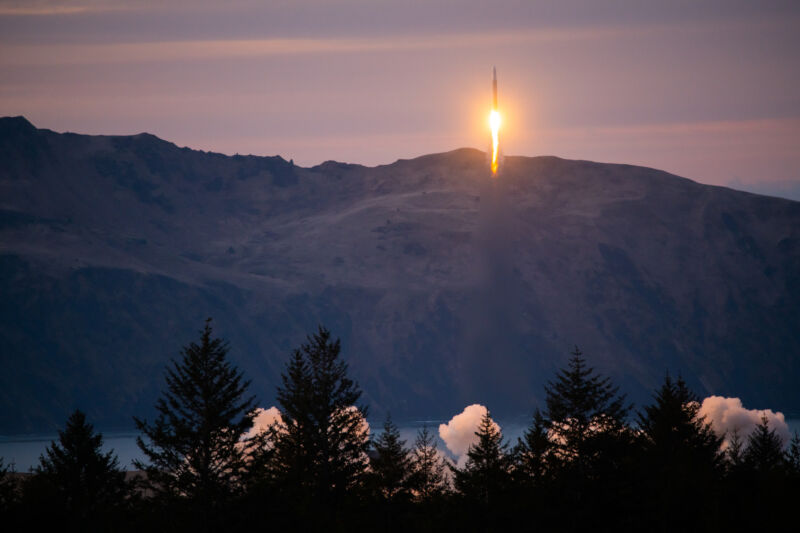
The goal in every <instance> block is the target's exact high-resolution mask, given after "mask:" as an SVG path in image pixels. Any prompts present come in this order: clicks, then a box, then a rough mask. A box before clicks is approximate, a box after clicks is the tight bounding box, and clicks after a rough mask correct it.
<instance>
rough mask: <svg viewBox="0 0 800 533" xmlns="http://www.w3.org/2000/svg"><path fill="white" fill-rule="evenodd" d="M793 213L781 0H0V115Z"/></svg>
mask: <svg viewBox="0 0 800 533" xmlns="http://www.w3.org/2000/svg"><path fill="white" fill-rule="evenodd" d="M493 65H497V69H498V78H499V92H500V110H501V112H502V113H503V116H504V127H503V130H502V131H501V144H502V147H503V151H504V153H506V154H510V155H528V156H535V155H545V154H546V155H557V156H560V157H565V158H574V159H591V160H596V161H605V162H618V163H630V164H640V165H646V166H651V167H656V168H660V169H663V170H667V171H669V172H673V173H675V174H679V175H682V176H685V177H688V178H692V179H695V180H697V181H701V182H704V183H712V184H718V185H727V186H732V187H735V188H739V189H744V190H751V191H756V192H763V193H767V194H773V195H779V196H786V197H791V198H795V199H800V90H799V88H800V2H798V1H796V0H789V1H770V0H762V1H738V0H725V1H717V0H706V1H703V2H697V1H681V0H673V1H670V2H663V1H657V2H648V1H622V0H609V1H603V2H597V1H594V0H561V1H558V2H540V1H531V0H526V1H522V0H520V1H513V2H503V1H496V2H495V1H493V2H487V1H472V0H468V1H462V2H452V1H441V0H427V1H416V0H406V1H397V2H389V1H383V0H350V1H332V0H294V1H270V2H264V1H254V0H232V1H227V2H208V1H205V0H160V1H154V0H135V1H127V2H122V1H114V0H74V1H73V0H66V1H60V2H55V1H35V0H29V1H24V2H23V1H18V2H15V1H8V0H0V115H2V116H7V115H24V116H26V117H27V118H28V119H29V120H31V121H32V122H33V123H34V124H35V125H36V126H38V127H41V128H49V129H53V130H56V131H74V132H79V133H91V134H132V133H139V132H142V131H147V132H150V133H154V134H156V135H158V136H159V137H162V138H164V139H167V140H170V141H173V142H175V143H177V144H178V145H181V146H189V147H192V148H197V149H203V150H213V151H218V152H223V153H228V154H233V153H253V154H258V155H274V154H279V155H282V156H283V157H285V158H287V159H289V158H292V159H294V160H295V162H297V163H298V164H301V165H304V166H305V165H313V164H317V163H320V162H322V161H325V160H328V159H335V160H339V161H347V162H353V163H362V164H367V165H375V164H381V163H390V162H392V161H394V160H396V159H398V158H408V157H414V156H418V155H422V154H427V153H431V152H440V151H446V150H451V149H454V148H458V147H462V146H472V147H477V148H480V149H486V147H487V146H488V135H489V133H488V126H487V123H486V120H487V115H488V111H489V106H490V97H491V94H490V87H491V85H490V83H491V68H492V66H493Z"/></svg>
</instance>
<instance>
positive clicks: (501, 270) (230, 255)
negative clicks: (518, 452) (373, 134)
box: [0, 117, 800, 433]
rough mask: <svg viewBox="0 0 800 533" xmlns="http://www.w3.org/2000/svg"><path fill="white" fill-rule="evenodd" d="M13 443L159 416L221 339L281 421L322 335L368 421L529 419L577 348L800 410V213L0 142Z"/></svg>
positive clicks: (26, 136) (634, 193) (457, 159)
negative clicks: (388, 416)
mask: <svg viewBox="0 0 800 533" xmlns="http://www.w3.org/2000/svg"><path fill="white" fill-rule="evenodd" d="M0 161H2V163H0V345H1V346H2V350H0V363H2V367H3V372H2V373H0V405H2V409H0V433H12V432H21V431H42V430H47V429H50V428H52V427H55V426H56V425H59V424H61V423H62V422H63V420H64V419H65V417H66V415H67V414H68V413H69V411H71V410H72V409H73V408H75V407H81V408H82V409H84V410H86V411H87V412H88V413H89V416H90V418H91V419H92V420H94V421H96V423H97V425H98V426H99V427H129V426H130V416H131V415H133V414H147V413H148V412H149V409H150V408H151V406H152V403H153V401H154V399H155V397H156V395H157V394H158V391H159V390H160V388H161V386H162V384H163V378H162V370H163V368H164V365H165V364H166V363H167V362H168V361H169V359H170V358H171V357H176V356H177V355H178V350H179V348H180V347H181V346H182V345H184V344H186V343H187V342H188V341H190V340H194V339H195V338H196V337H197V331H198V330H199V329H200V328H201V326H202V321H203V319H204V318H205V317H207V316H212V317H214V319H215V325H216V328H217V330H216V331H217V332H218V333H219V334H221V335H223V336H224V337H226V338H227V339H228V340H229V341H230V342H231V348H232V351H231V355H232V357H233V359H234V360H235V361H236V363H237V364H238V365H239V366H241V367H242V368H244V369H245V370H246V372H247V373H248V375H249V377H251V378H252V380H253V386H254V390H255V392H256V393H257V394H258V396H259V399H260V403H261V404H262V405H265V406H269V405H272V404H273V401H274V387H275V384H276V382H277V379H278V378H279V373H280V371H281V370H282V369H283V365H284V363H285V361H286V360H287V357H288V354H289V352H290V350H291V349H292V348H293V347H295V346H297V345H298V344H299V343H300V342H302V341H303V340H304V336H305V334H306V333H307V332H310V331H312V330H313V329H314V328H316V326H317V325H318V324H324V325H326V326H327V327H329V328H330V329H331V330H332V331H333V333H334V335H337V336H340V337H341V338H342V342H343V348H344V355H345V357H346V358H347V360H348V361H349V363H350V367H351V371H352V373H353V375H354V376H355V377H356V378H357V379H358V381H359V383H360V385H361V387H362V388H363V389H364V391H365V398H364V400H365V402H366V403H368V404H369V405H370V406H371V408H372V414H374V415H380V414H381V413H382V412H383V411H384V410H387V409H388V410H391V412H392V413H393V415H394V416H395V418H403V417H426V418H436V417H444V416H451V415H452V414H453V413H454V412H456V411H457V410H460V409H461V408H463V406H464V405H466V404H468V403H473V402H481V403H484V404H487V405H488V406H489V407H490V408H492V410H493V411H494V412H495V414H499V415H500V416H503V415H505V416H512V415H517V414H526V413H529V411H530V410H531V409H532V407H533V406H535V405H536V404H537V402H538V401H539V400H540V399H541V397H542V396H543V392H542V385H543V384H544V383H545V382H546V381H547V380H548V379H551V378H552V375H553V372H554V371H555V370H556V369H557V368H559V367H561V366H563V365H564V363H565V361H566V359H567V357H568V355H569V352H570V351H571V349H572V348H573V346H574V345H575V344H577V345H578V346H580V348H581V349H582V350H583V351H584V352H585V353H586V354H587V356H588V357H589V360H590V361H591V362H592V364H594V365H595V366H596V367H598V368H599V369H600V370H601V371H603V372H605V373H608V374H610V375H611V376H612V377H613V378H614V380H615V381H616V382H617V384H619V385H620V386H621V388H622V389H623V390H625V391H627V392H629V393H630V395H631V399H633V400H637V401H641V400H645V399H647V398H648V395H649V393H650V390H651V389H652V388H653V387H655V386H656V385H657V384H658V383H659V382H660V381H661V379H662V378H663V375H664V373H665V372H666V371H667V370H669V371H670V372H672V373H678V372H680V373H682V374H683V375H684V376H685V377H686V378H687V379H688V381H689V382H690V383H691V384H692V385H693V386H694V387H695V388H696V389H697V390H698V392H699V393H701V394H712V393H713V394H724V395H735V396H740V397H742V398H743V400H744V401H745V403H746V405H748V406H752V407H771V408H782V409H794V410H796V409H800V395H798V393H797V389H796V385H797V383H799V382H800V203H798V202H793V201H790V200H783V199H778V198H770V197H765V196H759V195H754V194H748V193H743V192H738V191H734V190H731V189H726V188H721V187H712V186H707V185H702V184H699V183H696V182H693V181H691V180H688V179H684V178H680V177H677V176H674V175H671V174H668V173H665V172H662V171H658V170H654V169H650V168H643V167H636V166H629V165H616V164H601V163H593V162H588V161H570V160H564V159H559V158H556V157H507V158H506V159H505V162H504V166H503V168H502V171H501V175H500V176H499V177H498V178H497V179H492V178H491V177H489V176H488V172H487V163H486V156H485V154H484V153H483V152H479V151H477V150H472V149H460V150H455V151H452V152H448V153H443V154H433V155H427V156H423V157H419V158H416V159H412V160H399V161H397V162H395V163H393V164H390V165H383V166H378V167H363V166H359V165H349V164H343V163H337V162H332V161H330V162H326V163H323V164H322V165H318V166H315V167H312V168H301V167H299V166H296V165H294V164H293V163H292V162H291V161H286V160H284V159H282V158H281V157H255V156H238V155H237V156H233V157H229V156H225V155H221V154H215V153H208V152H202V151H195V150H190V149H188V148H179V147H177V146H175V145H174V144H172V143H169V142H166V141H163V140H161V139H158V138H157V137H154V136H152V135H148V134H140V135H134V136H116V137H113V136H86V135H76V134H71V133H63V134H59V133H55V132H52V131H49V130H41V129H36V128H35V127H34V126H33V125H31V124H30V123H29V122H28V121H27V120H25V119H24V118H22V117H16V118H3V119H0Z"/></svg>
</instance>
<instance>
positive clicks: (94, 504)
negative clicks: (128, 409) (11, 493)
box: [24, 410, 130, 531]
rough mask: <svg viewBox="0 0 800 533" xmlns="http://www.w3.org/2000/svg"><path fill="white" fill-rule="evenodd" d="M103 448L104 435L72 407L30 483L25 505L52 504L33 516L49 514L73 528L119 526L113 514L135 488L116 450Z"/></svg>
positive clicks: (46, 505)
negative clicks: (106, 450)
mask: <svg viewBox="0 0 800 533" xmlns="http://www.w3.org/2000/svg"><path fill="white" fill-rule="evenodd" d="M102 447H103V435H102V434H100V433H95V431H94V428H93V427H92V425H91V424H89V423H88V422H87V421H86V415H85V414H84V413H83V412H81V411H80V410H76V411H75V412H73V413H72V415H70V417H69V419H68V420H67V424H66V427H65V428H64V429H63V430H60V431H59V432H58V442H56V441H53V442H51V443H50V445H49V446H48V447H47V449H46V450H45V453H44V454H42V455H41V456H40V457H39V464H38V465H37V466H36V467H34V468H33V476H31V478H30V480H28V481H27V482H26V484H25V495H24V498H25V500H26V502H25V504H26V507H27V508H28V509H36V508H39V509H40V510H44V509H47V514H46V515H38V516H37V515H34V516H32V517H29V518H33V519H34V520H39V519H43V518H44V517H45V516H49V518H52V519H54V520H58V521H59V522H60V523H59V527H63V528H65V529H68V530H72V529H75V530H87V531H91V530H95V529H103V528H112V529H113V528H115V526H113V525H112V524H113V514H114V512H115V511H117V510H119V509H120V508H121V507H123V506H124V505H125V504H126V500H127V498H128V496H129V495H130V487H129V485H128V484H127V483H126V482H125V472H124V471H122V470H120V468H119V461H118V459H117V457H116V455H115V454H114V452H113V450H111V451H108V452H105V453H103V451H102ZM116 529H119V526H117V527H116Z"/></svg>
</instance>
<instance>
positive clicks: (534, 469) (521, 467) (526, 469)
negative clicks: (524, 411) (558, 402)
mask: <svg viewBox="0 0 800 533" xmlns="http://www.w3.org/2000/svg"><path fill="white" fill-rule="evenodd" d="M552 451H553V443H552V441H551V440H550V437H549V435H548V432H547V421H546V420H545V419H544V416H543V415H542V413H541V411H539V410H538V409H537V410H536V411H535V412H534V414H533V421H532V423H531V425H530V427H529V428H528V429H527V430H525V433H524V434H523V435H522V438H520V439H519V441H518V442H517V446H516V447H515V449H514V478H515V481H516V483H517V484H518V485H520V486H522V487H528V488H531V487H535V486H540V485H542V484H543V483H545V482H546V481H547V480H548V478H549V476H550V475H551V472H550V470H549V468H548V461H549V459H550V454H551V453H552Z"/></svg>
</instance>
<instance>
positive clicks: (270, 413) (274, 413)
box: [243, 407, 283, 439]
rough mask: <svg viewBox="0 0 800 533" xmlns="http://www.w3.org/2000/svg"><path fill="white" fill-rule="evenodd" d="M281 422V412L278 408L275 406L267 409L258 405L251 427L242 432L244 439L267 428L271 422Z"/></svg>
mask: <svg viewBox="0 0 800 533" xmlns="http://www.w3.org/2000/svg"><path fill="white" fill-rule="evenodd" d="M276 423H277V424H283V419H282V418H281V412H280V411H279V410H278V408H277V407H270V408H269V409H264V408H263V407H259V408H257V409H256V417H255V418H254V419H253V427H252V428H250V430H249V431H248V432H247V433H245V434H244V437H243V438H244V439H249V438H252V437H255V436H256V435H258V434H259V433H261V432H262V431H264V430H266V429H267V428H269V427H270V426H271V425H272V424H276Z"/></svg>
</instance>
